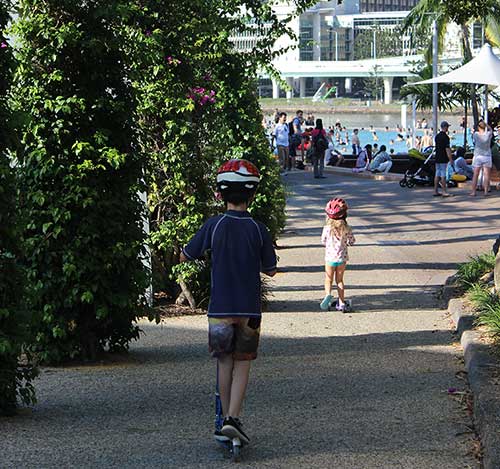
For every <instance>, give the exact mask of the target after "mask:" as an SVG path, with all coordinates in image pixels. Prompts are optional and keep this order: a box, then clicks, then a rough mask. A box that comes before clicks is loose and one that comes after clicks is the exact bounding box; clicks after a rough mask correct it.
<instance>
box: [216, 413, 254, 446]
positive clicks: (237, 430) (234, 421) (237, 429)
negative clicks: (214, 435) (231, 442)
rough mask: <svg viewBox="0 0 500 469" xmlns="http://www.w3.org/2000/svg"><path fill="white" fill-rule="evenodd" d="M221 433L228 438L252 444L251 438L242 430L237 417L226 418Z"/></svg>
mask: <svg viewBox="0 0 500 469" xmlns="http://www.w3.org/2000/svg"><path fill="white" fill-rule="evenodd" d="M220 431H221V433H222V434H223V435H224V436H227V437H228V438H239V439H240V440H241V441H242V442H243V443H247V444H248V443H250V438H248V436H247V435H246V434H245V432H244V431H243V430H242V428H241V422H240V420H239V419H238V418H236V417H226V418H225V419H224V423H223V424H222V428H221V430H220Z"/></svg>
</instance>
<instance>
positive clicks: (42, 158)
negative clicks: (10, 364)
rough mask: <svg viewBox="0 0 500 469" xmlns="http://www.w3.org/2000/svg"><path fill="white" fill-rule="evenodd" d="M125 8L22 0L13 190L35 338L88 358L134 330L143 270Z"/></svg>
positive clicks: (53, 354) (52, 353)
mask: <svg viewBox="0 0 500 469" xmlns="http://www.w3.org/2000/svg"><path fill="white" fill-rule="evenodd" d="M126 14H127V12H126V10H125V8H124V4H123V3H122V2H120V1H115V0H109V1H106V2H102V1H100V0H88V1H85V2H81V1H79V0H67V1H65V2H61V1H59V0H21V1H20V2H19V21H18V22H17V24H16V25H15V35H16V45H17V56H18V60H19V67H18V71H17V80H16V87H15V94H16V96H15V97H16V105H17V106H18V108H19V109H20V110H24V111H25V112H26V116H27V123H26V127H25V128H24V132H23V144H24V147H23V153H22V156H21V158H20V163H21V166H20V169H19V191H20V193H19V196H20V200H21V201H22V205H21V208H22V210H23V215H24V217H25V219H26V220H29V222H28V223H27V224H26V226H25V227H24V233H23V236H24V242H25V243H24V248H25V263H26V268H27V275H28V281H29V284H30V289H29V290H30V296H29V302H30V308H31V311H33V313H34V319H35V320H34V324H35V328H36V331H37V333H36V337H35V345H34V350H36V351H38V352H39V353H40V354H41V358H42V359H43V360H45V361H50V362H61V361H63V360H67V359H72V358H84V359H94V358H95V357H96V354H97V353H98V352H99V351H101V350H103V349H105V348H106V347H107V348H109V349H111V350H117V349H118V350H121V349H125V348H127V346H128V343H129V342H130V341H131V340H132V339H136V338H137V337H138V336H139V330H138V327H137V326H136V325H135V324H134V320H135V319H136V318H137V316H138V315H139V314H142V311H143V306H144V305H145V301H144V297H143V292H144V291H145V288H146V286H147V280H148V276H147V271H146V269H145V267H144V265H143V262H142V258H143V256H144V254H145V252H144V247H143V243H144V232H143V217H144V207H143V204H142V203H141V201H140V198H139V195H138V192H139V191H140V190H143V187H142V186H141V184H140V180H141V176H142V165H141V161H140V158H139V155H138V154H137V153H136V152H135V150H134V147H133V143H134V140H135V138H134V135H135V134H134V129H133V125H132V115H133V109H134V100H133V94H132V89H131V86H130V84H129V83H128V82H127V81H126V80H125V79H124V73H125V72H124V63H126V56H125V51H124V50H123V48H122V44H123V41H124V38H123V37H122V35H121V33H122V32H123V23H122V19H123V15H126Z"/></svg>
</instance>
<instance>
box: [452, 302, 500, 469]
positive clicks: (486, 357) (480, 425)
mask: <svg viewBox="0 0 500 469" xmlns="http://www.w3.org/2000/svg"><path fill="white" fill-rule="evenodd" d="M448 312H449V313H450V315H451V318H452V320H453V322H454V324H455V330H456V332H457V334H458V336H459V338H460V343H461V344H462V347H463V349H464V360H465V369H466V370H467V373H468V379H469V385H470V387H471V390H472V393H473V395H474V423H475V426H476V430H477V432H478V434H479V436H480V438H481V442H482V445H483V467H484V469H499V468H500V382H496V383H495V378H494V376H493V373H492V371H493V370H494V369H495V368H496V369H497V370H499V369H500V368H499V366H500V365H499V363H498V361H497V360H496V359H495V358H494V357H493V355H492V352H491V348H490V347H489V346H488V345H486V344H485V343H484V342H482V341H481V340H480V338H481V334H480V333H479V332H477V331H474V330H472V328H473V324H474V315H473V314H471V313H470V311H468V308H467V306H466V305H465V302H464V300H463V299H461V298H452V299H451V300H450V301H449V303H448Z"/></svg>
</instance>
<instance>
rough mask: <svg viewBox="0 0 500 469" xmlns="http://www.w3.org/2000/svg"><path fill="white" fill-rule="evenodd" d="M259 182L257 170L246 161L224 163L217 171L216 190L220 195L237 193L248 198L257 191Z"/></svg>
mask: <svg viewBox="0 0 500 469" xmlns="http://www.w3.org/2000/svg"><path fill="white" fill-rule="evenodd" d="M259 182H260V173H259V170H258V169H257V167H256V166H255V165H254V164H253V163H251V162H250V161H247V160H242V159H234V160H229V161H226V162H225V163H224V164H223V165H222V166H221V167H220V168H219V170H218V171H217V189H218V190H219V192H220V193H221V194H222V195H224V194H227V193H239V194H247V195H248V196H249V197H250V196H251V195H253V194H254V193H255V191H256V190H257V186H258V185H259Z"/></svg>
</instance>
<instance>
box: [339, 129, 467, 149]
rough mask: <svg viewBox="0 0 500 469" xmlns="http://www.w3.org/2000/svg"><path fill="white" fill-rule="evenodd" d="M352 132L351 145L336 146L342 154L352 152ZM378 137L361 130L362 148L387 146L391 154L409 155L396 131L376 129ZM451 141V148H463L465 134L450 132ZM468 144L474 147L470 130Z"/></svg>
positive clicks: (418, 130)
mask: <svg viewBox="0 0 500 469" xmlns="http://www.w3.org/2000/svg"><path fill="white" fill-rule="evenodd" d="M352 130H353V129H348V130H347V132H348V134H349V143H348V144H347V145H345V144H344V145H340V144H338V143H336V144H335V148H336V149H337V150H339V151H341V152H342V153H346V154H350V153H351V152H352V142H351V138H352ZM375 132H376V136H377V137H378V140H376V139H374V134H373V133H372V131H370V130H366V129H365V130H361V129H360V130H359V133H358V136H359V140H360V142H361V146H362V147H364V146H365V145H366V144H368V143H370V144H371V145H373V144H374V143H377V144H378V146H379V148H380V146H381V145H385V146H386V147H387V151H388V152H389V151H390V149H391V148H393V149H394V153H395V154H406V153H408V150H409V147H408V146H407V144H406V139H405V138H403V140H400V141H398V134H399V132H397V131H396V130H384V129H376V130H375ZM423 134H424V130H421V129H417V131H416V135H419V136H422V135H423ZM341 136H342V138H343V139H345V131H344V132H341ZM450 141H451V146H452V147H453V146H463V143H464V134H463V131H462V132H457V133H453V132H450ZM467 143H468V144H469V145H470V146H472V134H471V132H470V129H467Z"/></svg>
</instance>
